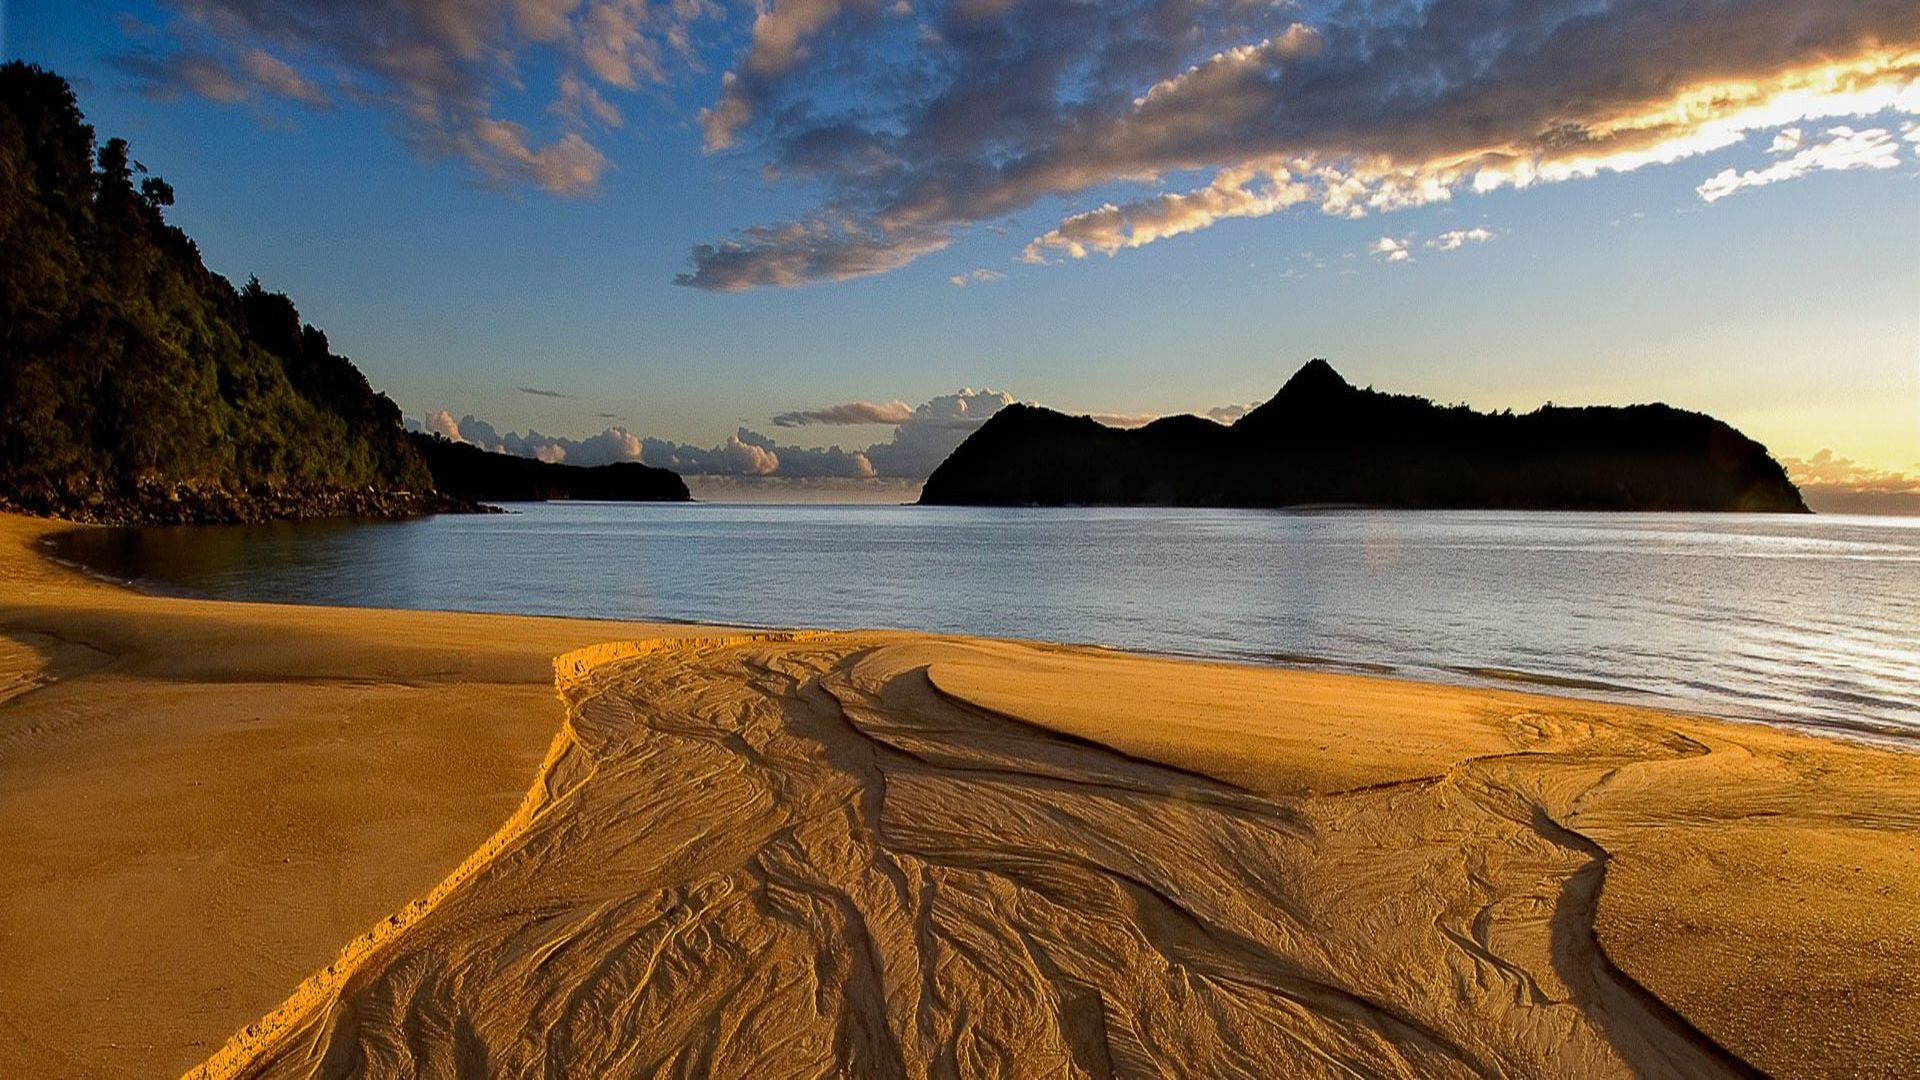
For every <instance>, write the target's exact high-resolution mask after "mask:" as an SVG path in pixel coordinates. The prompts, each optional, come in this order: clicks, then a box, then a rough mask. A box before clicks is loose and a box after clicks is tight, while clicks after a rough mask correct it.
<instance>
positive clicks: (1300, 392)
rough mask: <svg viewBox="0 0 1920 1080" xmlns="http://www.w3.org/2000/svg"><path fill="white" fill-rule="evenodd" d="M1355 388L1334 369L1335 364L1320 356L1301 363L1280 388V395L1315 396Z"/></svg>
mask: <svg viewBox="0 0 1920 1080" xmlns="http://www.w3.org/2000/svg"><path fill="white" fill-rule="evenodd" d="M1351 389H1353V385H1352V384H1351V383H1349V382H1347V380H1345V379H1343V378H1341V377H1340V373H1339V372H1337V371H1335V370H1333V365H1332V364H1329V363H1327V362H1326V361H1325V360H1322V359H1320V358H1318V357H1315V358H1314V359H1312V360H1309V361H1307V362H1306V363H1304V364H1302V365H1300V370H1299V371H1296V372H1294V373H1293V377H1292V378H1291V379H1288V380H1287V384H1286V385H1285V386H1282V387H1281V388H1280V393H1279V394H1278V395H1277V396H1278V397H1302V396H1314V395H1318V394H1325V393H1330V392H1340V391H1346V390H1351Z"/></svg>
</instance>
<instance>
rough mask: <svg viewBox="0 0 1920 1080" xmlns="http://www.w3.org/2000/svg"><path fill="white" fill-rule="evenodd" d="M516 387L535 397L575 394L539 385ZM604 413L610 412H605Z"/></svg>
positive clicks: (556, 396)
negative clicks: (544, 388)
mask: <svg viewBox="0 0 1920 1080" xmlns="http://www.w3.org/2000/svg"><path fill="white" fill-rule="evenodd" d="M514 389H515V390H518V391H520V392H521V393H523V394H532V395H533V396H534V397H550V398H571V397H573V396H574V395H572V394H563V393H561V392H560V391H558V390H542V389H541V388H539V387H537V386H516V387H514ZM602 415H610V414H604V413H603V414H602Z"/></svg>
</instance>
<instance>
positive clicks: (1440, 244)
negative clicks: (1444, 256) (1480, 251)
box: [1427, 225, 1493, 251]
mask: <svg viewBox="0 0 1920 1080" xmlns="http://www.w3.org/2000/svg"><path fill="white" fill-rule="evenodd" d="M1492 239H1493V232H1492V231H1491V230H1489V229H1486V228H1483V227H1481V226H1478V225H1476V226H1474V227H1473V228H1471V229H1452V230H1450V231H1448V232H1443V233H1441V234H1440V235H1439V236H1436V237H1434V238H1433V239H1431V240H1428V241H1427V247H1429V248H1431V249H1432V250H1434V251H1458V250H1459V249H1460V248H1462V247H1465V246H1466V245H1468V244H1484V243H1487V242H1488V241H1490V240H1492Z"/></svg>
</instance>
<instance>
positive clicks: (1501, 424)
mask: <svg viewBox="0 0 1920 1080" xmlns="http://www.w3.org/2000/svg"><path fill="white" fill-rule="evenodd" d="M920 502H921V503H922V504H926V505H972V506H1064V505H1120V506H1128V505H1167V506H1245V507H1283V506H1306V505H1361V506H1379V507H1396V508H1408V509H1513V510H1713V511H1751V512H1775V513H1806V512H1807V507H1806V504H1805V503H1804V502H1803V501H1801V498H1800V492H1799V490H1798V489H1797V488H1795V487H1794V485H1793V482H1792V481H1791V480H1789V479H1788V478H1787V474H1786V471H1785V470H1784V469H1783V468H1781V466H1780V464H1779V463H1778V462H1776V461H1775V460H1774V459H1773V458H1772V457H1770V456H1769V455H1768V454H1767V450H1766V448H1765V447H1763V446H1761V445H1760V444H1759V443H1757V442H1754V441H1753V440H1752V439H1749V438H1747V437H1746V436H1745V435H1742V434H1741V433H1740V432H1738V431H1736V430H1734V429H1733V428H1732V427H1730V426H1728V425H1727V424H1725V423H1723V422H1721V421H1719V420H1716V419H1714V418H1713V417H1711V416H1706V415H1704V414H1701V413H1695V412H1687V411H1685V410H1682V409H1676V408H1673V407H1671V406H1668V405H1631V406H1624V407H1612V406H1588V407H1579V408H1567V407H1561V406H1555V405H1548V406H1545V407H1543V408H1540V409H1536V410H1534V411H1533V412H1530V413H1525V414H1520V415H1516V414H1514V413H1512V412H1500V413H1481V412H1475V411H1473V410H1472V409H1470V408H1467V407H1466V406H1463V405H1455V406H1441V405H1436V404H1434V403H1433V402H1431V401H1429V400H1427V399H1425V398H1420V397H1412V396H1408V395H1400V394H1386V393H1381V392H1379V391H1376V390H1373V389H1360V388H1358V387H1355V386H1352V385H1351V384H1349V383H1348V382H1347V381H1346V380H1345V379H1343V378H1341V377H1340V375H1339V373H1338V372H1336V371H1334V369H1333V367H1332V366H1331V365H1330V364H1328V363H1327V362H1326V361H1324V360H1314V361H1311V362H1310V363H1308V364H1306V365H1305V366H1304V367H1302V368H1301V369H1300V370H1299V371H1298V372H1296V373H1295V374H1294V376H1293V377H1292V378H1291V379H1289V380H1288V381H1287V383H1286V385H1285V386H1283V387H1281V389H1280V392H1279V393H1278V394H1275V395H1274V397H1273V399H1272V400H1270V401H1268V402H1267V403H1266V404H1264V405H1262V406H1260V407H1259V408H1257V409H1254V410H1253V411H1252V412H1249V413H1247V414H1246V415H1245V416H1243V417H1241V418H1240V419H1239V420H1238V421H1237V422H1235V423H1234V424H1233V425H1232V426H1226V425H1222V424H1218V423H1215V422H1214V421H1211V420H1204V419H1201V418H1199V417H1196V416H1170V417H1165V418H1162V419H1160V420H1156V421H1154V422H1152V423H1150V424H1147V425H1146V426H1144V427H1140V428H1133V429H1123V428H1111V427H1107V426H1105V425H1103V424H1100V423H1098V422H1096V421H1094V420H1092V419H1091V418H1089V417H1085V416H1067V415H1065V414H1063V413H1059V412H1055V411H1054V410H1052V409H1046V408H1040V407H1038V406H1032V405H1012V406H1008V407H1007V408H1005V409H1003V410H1001V411H1000V412H999V413H997V414H995V415H994V416H993V418H992V419H990V420H988V421H987V422H986V423H985V424H983V425H981V427H980V429H979V430H978V431H975V432H974V433H973V434H972V435H971V436H969V437H968V439H967V440H966V442H964V443H962V444H961V445H960V447H959V448H958V449H956V450H955V451H954V452H953V453H952V455H950V456H949V457H948V458H947V460H946V461H945V462H943V463H941V465H940V467H939V468H938V469H936V470H934V473H933V475H932V476H931V477H929V478H928V480H927V484H926V487H925V488H924V489H923V490H922V492H921V496H920Z"/></svg>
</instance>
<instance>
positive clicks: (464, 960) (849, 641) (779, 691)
mask: <svg viewBox="0 0 1920 1080" xmlns="http://www.w3.org/2000/svg"><path fill="white" fill-rule="evenodd" d="M64 527H65V526H61V525H59V524H57V523H50V522H44V521H38V520H33V519H26V518H18V517H0V580H5V581H6V582H8V585H7V587H6V589H5V590H4V592H3V593H0V747H3V748H4V750H3V751H0V774H3V775H0V802H4V810H0V814H3V815H4V819H5V820H6V821H7V823H8V828H7V829H6V830H4V831H0V849H3V850H0V859H3V860H4V863H5V865H6V866H7V867H8V868H9V871H10V872H9V873H8V874H7V875H6V877H5V879H4V881H0V1074H4V1075H17V1076H152V1075H157V1074H180V1073H183V1072H191V1073H193V1074H195V1075H207V1076H256V1075H272V1076H291V1075H302V1076H304V1075H342V1074H346V1073H351V1072H364V1073H366V1074H370V1075H380V1076H390V1075H400V1076H406V1075H448V1074H452V1073H455V1072H461V1073H473V1074H494V1075H526V1074H529V1073H535V1072H539V1073H543V1074H554V1075H559V1074H570V1075H610V1074H611V1075H653V1074H659V1073H674V1074H712V1075H727V1076H731V1075H748V1074H754V1073H759V1074H765V1075H775V1076H780V1075H793V1074H809V1075H811V1074H820V1073H852V1074H857V1075H912V1076H920V1075H951V1074H956V1073H957V1074H961V1075H1008V1074H1018V1075H1061V1074H1069V1075H1089V1076H1101V1075H1109V1074H1121V1075H1135V1074H1141V1073H1151V1072H1154V1071H1156V1070H1165V1071H1169V1072H1172V1073H1179V1074H1190V1075H1255V1076H1270V1075H1367V1076H1456V1075H1457V1076H1479V1075H1517V1076H1560V1075H1581V1076H1589V1075H1635V1074H1638V1075H1665V1076H1705V1075H1743V1074H1751V1073H1753V1072H1756V1071H1759V1072H1766V1073H1771V1074H1775V1075H1781V1076H1834V1075H1874V1076H1878V1075H1884V1076H1900V1075H1912V1074H1914V1073H1915V1072H1920V756H1915V755H1912V754H1907V753H1898V752H1892V751H1888V750H1882V749H1876V748H1872V747H1868V746H1863V745H1858V744H1853V743H1848V742H1843V741H1838V740H1834V739H1828V738H1821V737H1815V736H1811V735H1803V734H1798V733H1795V732H1790V731H1785V730H1781V729H1775V728H1769V727H1764V726H1758V725H1749V724H1730V723H1724V722H1717V721H1711V720H1705V719H1697V718H1688V717H1682V716H1676V715H1671V714H1667V713H1662V712H1657V711H1652V710H1646V709H1636V708H1630V707H1626V706H1621V705H1612V704H1597V703H1590V702H1584V701H1579V700H1574V699H1571V698H1565V697H1552V696H1543V695H1537V694H1527V693H1519V692H1513V691H1506V690H1482V689H1463V688H1458V687H1443V686H1433V685H1426V684H1420V683H1413V682H1406V681H1399V680H1393V679H1386V678H1378V677H1370V676H1361V675H1335V674H1323V673H1318V672H1301V671H1284V670H1274V669H1266V668H1254V667H1243V666H1235V665H1226V664H1212V663H1198V662H1187V661H1174V660H1166V659H1157V658H1148V657H1140V656H1131V655H1126V654H1121V653H1112V652H1106V651H1101V650H1092V649H1078V648H1064V647H1056V646H1047V645H1038V644H1022V643H1013V642H996V641H982V640H968V639H957V638H946V637H934V636H927V635H916V634H905V633H832V634H818V633H806V632H795V633H790V634H748V633H742V632H739V631H734V630H729V629H727V628H722V627H687V626H673V625H652V624H636V623H613V622H594V621H588V620H568V619H551V618H525V617H506V616H491V615H460V614H442V613H421V612H397V611H373V610H358V609H345V608H301V607H287V606H277V605H256V604H236V603H222V602H211V601H190V600H178V599H166V598H158V597H151V596H145V595H141V594H138V593H135V592H132V591H129V590H125V589H120V588H116V587H114V586H111V585H108V584H104V583H100V582H96V581H93V580H90V579H87V578H85V577H83V576H81V575H79V574H77V573H75V572H72V571H69V570H67V569H65V568H62V567H59V566H56V565H53V564H51V563H49V562H47V561H46V560H45V559H44V558H43V557H42V556H41V554H40V552H39V550H38V548H37V542H38V540H39V538H40V537H43V536H45V535H47V534H48V533H50V532H51V531H53V530H56V529H59V528H64Z"/></svg>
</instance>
